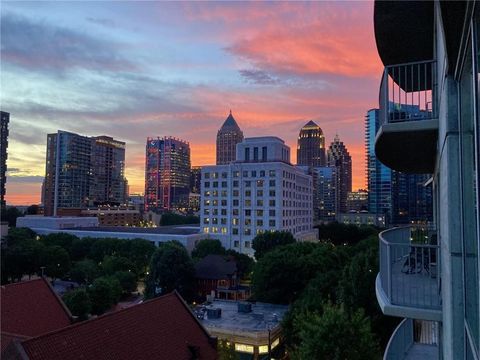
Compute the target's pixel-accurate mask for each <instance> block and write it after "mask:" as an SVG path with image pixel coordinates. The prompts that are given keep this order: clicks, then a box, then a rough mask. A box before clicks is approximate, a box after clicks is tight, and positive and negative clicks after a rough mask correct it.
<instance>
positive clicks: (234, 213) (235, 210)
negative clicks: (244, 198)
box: [232, 200, 240, 216]
mask: <svg viewBox="0 0 480 360" xmlns="http://www.w3.org/2000/svg"><path fill="white" fill-rule="evenodd" d="M233 201H234V202H235V200H233ZM237 203H238V200H237ZM237 205H238V204H237ZM239 213H240V212H239V211H238V209H233V210H232V215H234V216H238V214H239Z"/></svg>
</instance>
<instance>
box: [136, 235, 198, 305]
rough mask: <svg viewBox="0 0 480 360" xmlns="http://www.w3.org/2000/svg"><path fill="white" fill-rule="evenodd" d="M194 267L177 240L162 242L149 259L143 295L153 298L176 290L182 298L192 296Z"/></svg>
mask: <svg viewBox="0 0 480 360" xmlns="http://www.w3.org/2000/svg"><path fill="white" fill-rule="evenodd" d="M194 282H195V267H194V265H193V261H192V259H191V258H190V256H189V255H188V253H187V250H186V249H185V248H184V247H183V245H182V244H180V243H179V242H177V241H169V242H166V243H162V244H161V245H160V247H159V248H158V249H157V250H155V252H154V253H153V255H152V260H151V261H150V274H149V275H148V277H147V280H146V289H145V296H146V298H153V297H155V296H157V295H159V291H157V290H160V293H162V294H165V293H168V292H171V291H173V290H175V289H176V290H177V291H178V292H179V293H180V294H181V295H182V297H183V298H184V299H186V300H187V301H190V300H191V299H192V296H193V287H194Z"/></svg>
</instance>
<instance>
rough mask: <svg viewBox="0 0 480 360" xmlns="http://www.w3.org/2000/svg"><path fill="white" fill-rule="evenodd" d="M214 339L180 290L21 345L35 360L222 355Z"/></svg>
mask: <svg viewBox="0 0 480 360" xmlns="http://www.w3.org/2000/svg"><path fill="white" fill-rule="evenodd" d="M213 343H214V341H213V342H212V338H210V336H209V335H208V333H207V332H206V330H205V329H204V328H203V326H202V325H201V324H200V323H199V322H198V320H197V319H196V318H195V316H194V315H193V314H192V312H191V311H190V309H189V308H188V306H187V305H186V304H185V303H184V301H183V300H182V298H181V297H180V295H178V294H177V293H176V292H173V293H170V294H167V295H164V296H162V297H159V298H156V299H153V300H149V301H146V302H144V303H142V304H139V305H135V306H132V307H129V308H126V309H123V310H120V311H117V312H114V313H109V314H106V315H103V316H100V317H98V318H96V319H92V320H88V321H85V322H81V323H77V324H74V325H72V326H69V327H67V328H64V329H61V330H57V331H55V332H52V333H49V334H45V335H42V336H39V337H36V338H32V339H28V340H25V341H23V342H22V343H21V345H22V347H23V349H24V351H25V353H26V354H27V356H28V358H29V359H30V360H47V359H48V360H57V359H58V360H63V359H83V360H99V359H112V360H127V359H128V360H131V359H136V360H143V359H145V360H146V359H149V360H150V359H166V360H177V359H178V360H192V359H202V360H203V359H216V358H217V354H216V350H215V348H214V345H213Z"/></svg>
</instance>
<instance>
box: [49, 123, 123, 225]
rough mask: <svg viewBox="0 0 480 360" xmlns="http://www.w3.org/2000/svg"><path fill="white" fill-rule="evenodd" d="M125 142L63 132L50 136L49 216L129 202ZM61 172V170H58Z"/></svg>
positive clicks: (104, 137) (106, 137)
mask: <svg viewBox="0 0 480 360" xmlns="http://www.w3.org/2000/svg"><path fill="white" fill-rule="evenodd" d="M124 168H125V143H123V142H120V141H116V140H114V139H113V138H111V137H108V136H99V137H88V136H82V135H78V134H74V133H70V132H67V131H62V130H59V131H58V132H57V133H56V134H48V135H47V153H46V165H45V179H44V183H43V196H42V198H43V202H44V207H45V215H46V216H51V215H54V216H55V215H57V210H58V209H66V208H86V207H88V206H96V205H99V204H107V205H108V204H112V205H117V204H123V203H125V201H126V179H125V175H124ZM57 169H58V171H57Z"/></svg>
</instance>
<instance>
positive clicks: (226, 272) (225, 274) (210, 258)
mask: <svg viewBox="0 0 480 360" xmlns="http://www.w3.org/2000/svg"><path fill="white" fill-rule="evenodd" d="M236 271H237V263H236V262H235V260H232V259H228V258H225V257H224V256H222V255H207V256H205V257H204V258H203V259H202V260H200V261H199V262H198V263H197V264H195V277H196V278H198V279H228V278H230V277H231V276H232V275H233V274H234V273H235V272H236Z"/></svg>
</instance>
